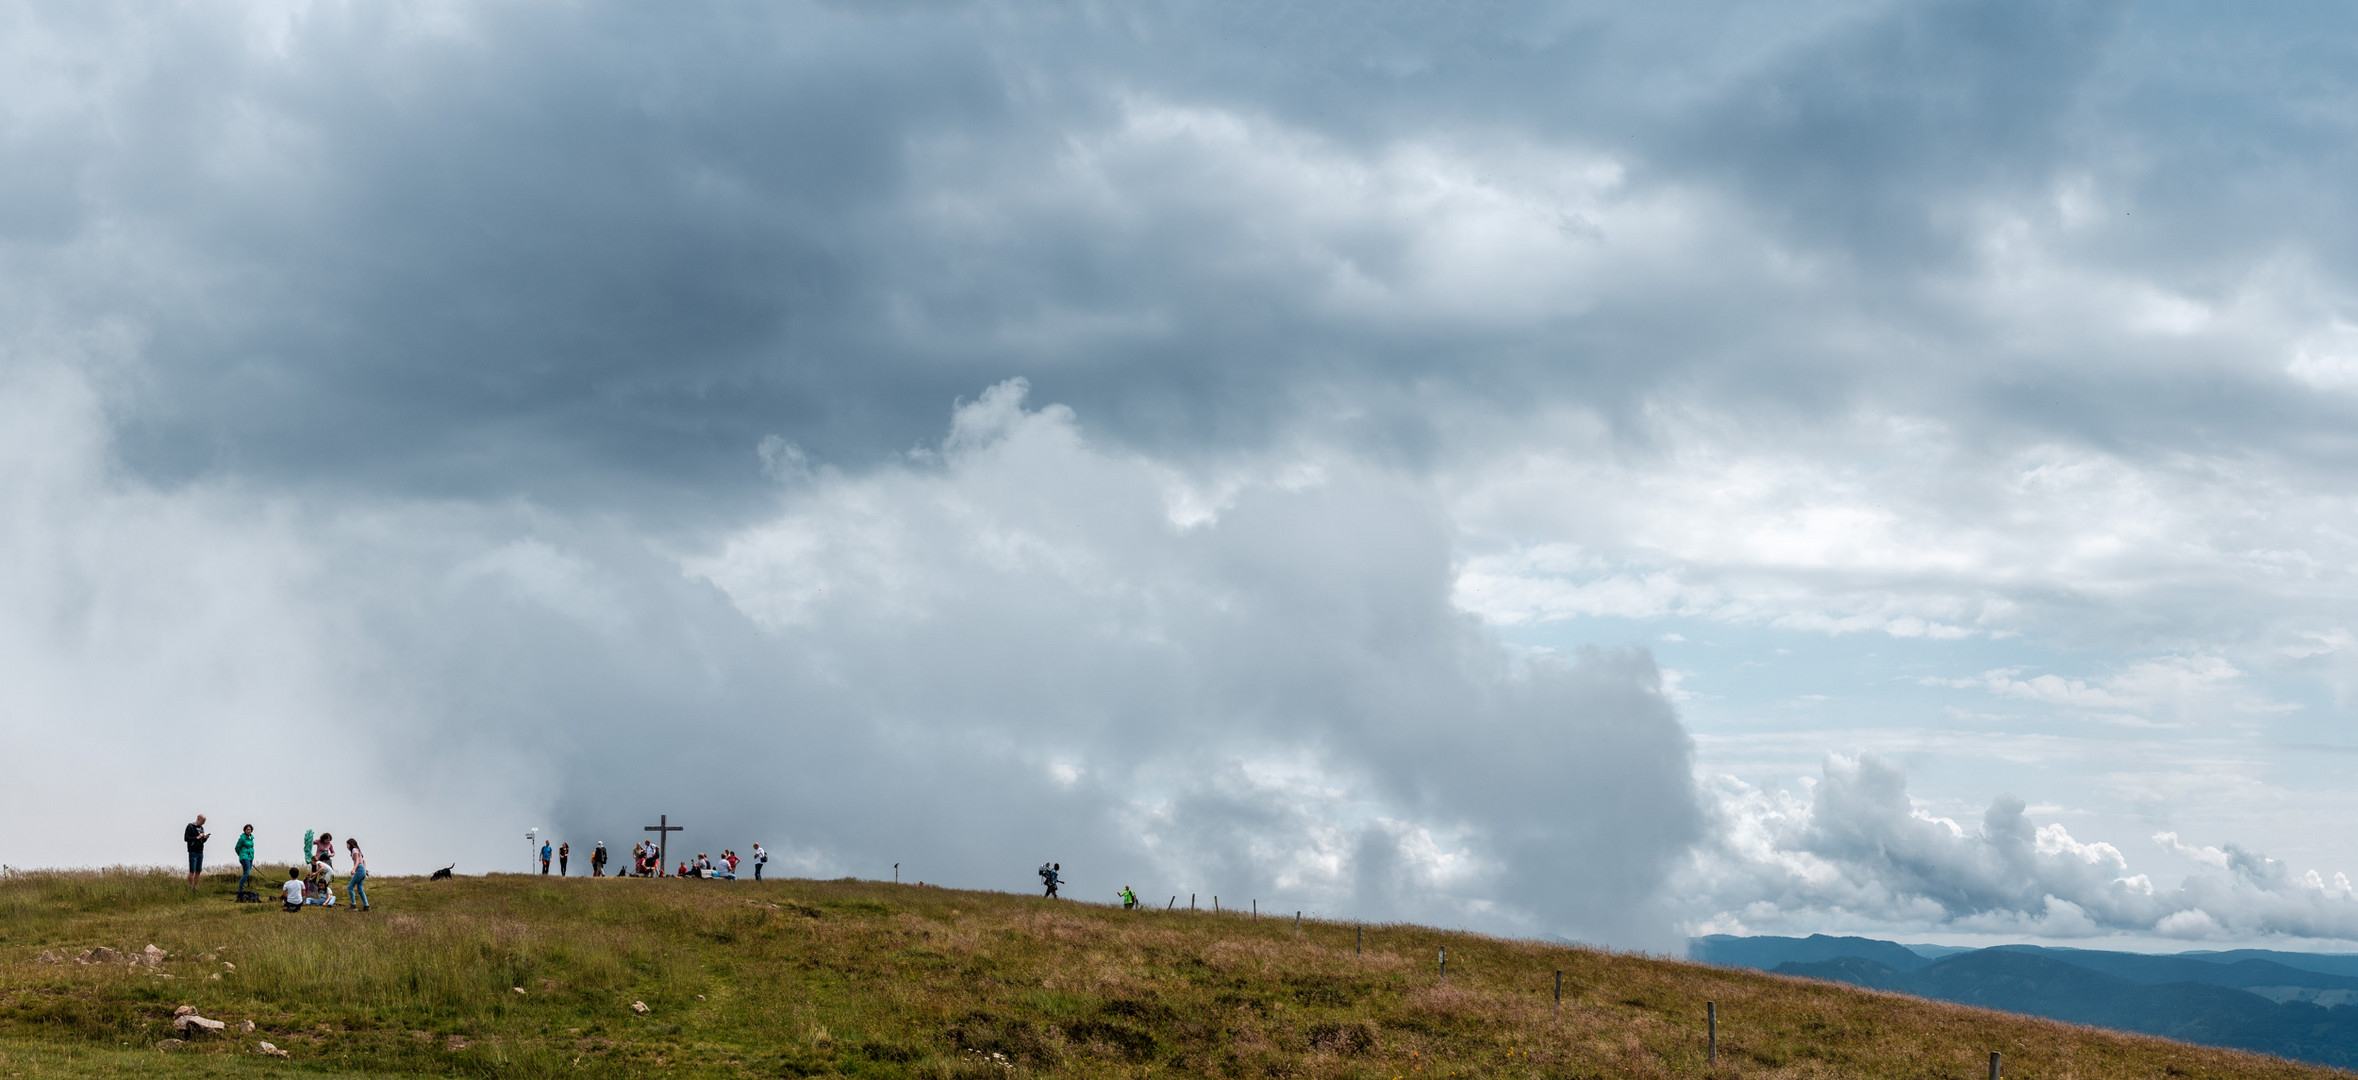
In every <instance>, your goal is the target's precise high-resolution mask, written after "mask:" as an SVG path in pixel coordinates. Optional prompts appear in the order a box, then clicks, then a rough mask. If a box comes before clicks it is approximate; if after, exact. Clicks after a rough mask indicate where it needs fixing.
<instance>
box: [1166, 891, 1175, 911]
mask: <svg viewBox="0 0 2358 1080" xmlns="http://www.w3.org/2000/svg"><path fill="white" fill-rule="evenodd" d="M1178 906H1179V894H1178V893H1172V894H1171V902H1170V903H1168V904H1164V905H1163V910H1164V911H1169V910H1171V909H1172V908H1175V907H1178Z"/></svg>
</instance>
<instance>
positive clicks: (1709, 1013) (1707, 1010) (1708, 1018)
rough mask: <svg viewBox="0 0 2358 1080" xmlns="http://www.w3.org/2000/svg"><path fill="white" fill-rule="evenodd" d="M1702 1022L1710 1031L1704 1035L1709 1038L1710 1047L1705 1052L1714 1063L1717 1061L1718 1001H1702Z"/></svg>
mask: <svg viewBox="0 0 2358 1080" xmlns="http://www.w3.org/2000/svg"><path fill="white" fill-rule="evenodd" d="M1703 1022H1704V1024H1705V1025H1706V1026H1707V1027H1708V1028H1709V1032H1710V1033H1709V1035H1707V1036H1706V1037H1707V1038H1708V1039H1709V1040H1710V1049H1709V1050H1708V1051H1706V1053H1707V1055H1708V1057H1709V1060H1710V1061H1711V1062H1712V1063H1713V1064H1715V1065H1716V1064H1718V1063H1719V1002H1716V1001H1706V1002H1704V1003H1703Z"/></svg>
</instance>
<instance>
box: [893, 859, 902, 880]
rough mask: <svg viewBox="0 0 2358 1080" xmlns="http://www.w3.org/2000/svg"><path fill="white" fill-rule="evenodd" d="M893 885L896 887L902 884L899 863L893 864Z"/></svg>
mask: <svg viewBox="0 0 2358 1080" xmlns="http://www.w3.org/2000/svg"><path fill="white" fill-rule="evenodd" d="M892 883H893V884H895V885H898V884H900V883H901V864H899V863H894V864H892Z"/></svg>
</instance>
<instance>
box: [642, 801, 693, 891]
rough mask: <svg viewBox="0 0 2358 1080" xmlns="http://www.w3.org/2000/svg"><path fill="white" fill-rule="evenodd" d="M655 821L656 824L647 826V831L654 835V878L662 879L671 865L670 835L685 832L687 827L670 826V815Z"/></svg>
mask: <svg viewBox="0 0 2358 1080" xmlns="http://www.w3.org/2000/svg"><path fill="white" fill-rule="evenodd" d="M655 821H656V824H653V825H649V826H647V831H648V832H651V833H654V834H655V876H656V877H662V876H663V875H664V874H665V873H667V872H668V871H667V870H666V867H668V866H670V865H671V834H673V833H675V832H686V831H688V827H687V826H685V825H674V824H672V823H671V815H670V814H665V815H663V816H661V817H658V818H656V819H655Z"/></svg>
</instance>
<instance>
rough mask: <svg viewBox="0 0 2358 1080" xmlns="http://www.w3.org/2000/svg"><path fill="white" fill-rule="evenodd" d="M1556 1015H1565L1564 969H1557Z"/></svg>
mask: <svg viewBox="0 0 2358 1080" xmlns="http://www.w3.org/2000/svg"><path fill="white" fill-rule="evenodd" d="M1556 1015H1557V1016H1562V1015H1564V969H1562V968H1557V969H1556Z"/></svg>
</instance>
